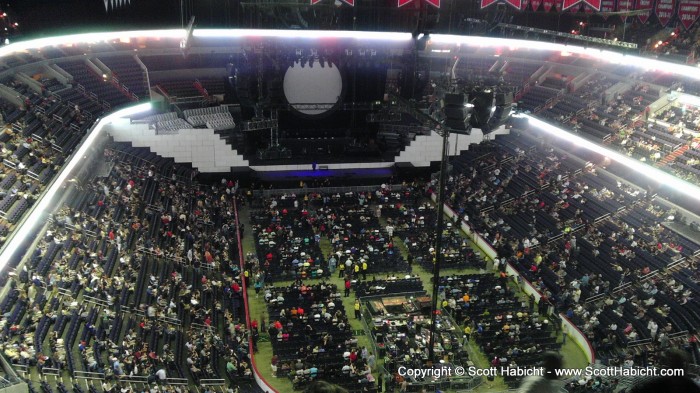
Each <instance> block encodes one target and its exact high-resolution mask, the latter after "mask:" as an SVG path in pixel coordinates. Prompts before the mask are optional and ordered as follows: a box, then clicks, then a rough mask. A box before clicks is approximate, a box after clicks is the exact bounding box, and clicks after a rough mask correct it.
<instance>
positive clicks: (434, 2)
mask: <svg viewBox="0 0 700 393" xmlns="http://www.w3.org/2000/svg"><path fill="white" fill-rule="evenodd" d="M353 1H355V0H353ZM425 2H426V3H428V4H430V5H432V6H433V7H435V8H440V0H425Z"/></svg>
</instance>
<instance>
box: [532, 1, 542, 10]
mask: <svg viewBox="0 0 700 393" xmlns="http://www.w3.org/2000/svg"><path fill="white" fill-rule="evenodd" d="M540 5H542V0H530V8H532V10H533V11H537V10H538V9H539V8H540Z"/></svg>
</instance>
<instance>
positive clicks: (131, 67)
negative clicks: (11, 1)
mask: <svg viewBox="0 0 700 393" xmlns="http://www.w3.org/2000/svg"><path fill="white" fill-rule="evenodd" d="M100 61H102V63H104V64H105V65H106V66H107V67H109V69H110V70H111V71H112V73H113V74H114V77H116V78H117V79H118V80H119V82H120V83H123V84H124V85H125V86H126V87H127V88H128V89H129V91H131V92H132V93H134V94H136V96H137V97H138V98H142V97H147V96H148V78H147V76H146V72H145V71H144V70H143V69H141V66H140V65H139V64H138V63H137V62H136V59H135V56H104V57H100Z"/></svg>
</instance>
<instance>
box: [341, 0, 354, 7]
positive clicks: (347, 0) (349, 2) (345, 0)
mask: <svg viewBox="0 0 700 393" xmlns="http://www.w3.org/2000/svg"><path fill="white" fill-rule="evenodd" d="M340 1H342V2H343V3H345V4H347V5H349V6H351V7H354V6H355V0H340Z"/></svg>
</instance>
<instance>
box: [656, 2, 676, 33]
mask: <svg viewBox="0 0 700 393" xmlns="http://www.w3.org/2000/svg"><path fill="white" fill-rule="evenodd" d="M675 8H676V0H657V1H656V8H655V9H654V11H655V12H656V17H657V18H659V23H661V26H663V27H666V25H667V24H668V22H669V21H670V20H671V18H672V17H673V11H674V9H675Z"/></svg>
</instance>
